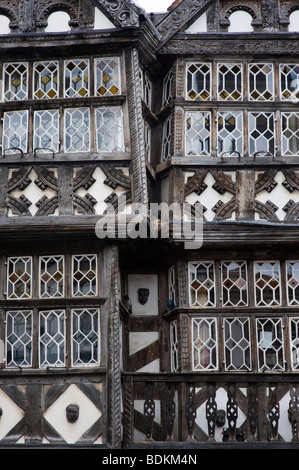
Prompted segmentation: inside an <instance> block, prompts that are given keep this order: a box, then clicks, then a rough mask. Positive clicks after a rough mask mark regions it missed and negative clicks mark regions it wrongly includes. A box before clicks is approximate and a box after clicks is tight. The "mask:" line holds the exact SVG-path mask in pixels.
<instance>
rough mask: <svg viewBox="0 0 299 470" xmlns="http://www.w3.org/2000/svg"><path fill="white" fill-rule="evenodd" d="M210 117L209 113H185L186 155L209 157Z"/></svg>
mask: <svg viewBox="0 0 299 470" xmlns="http://www.w3.org/2000/svg"><path fill="white" fill-rule="evenodd" d="M210 153H211V116H210V113H209V112H198V111H195V112H187V113H186V154H187V155H201V156H205V155H210Z"/></svg>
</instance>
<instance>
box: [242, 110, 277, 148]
mask: <svg viewBox="0 0 299 470" xmlns="http://www.w3.org/2000/svg"><path fill="white" fill-rule="evenodd" d="M248 117H249V153H250V155H259V154H261V155H262V154H269V155H274V150H275V128H274V113H249V115H248Z"/></svg>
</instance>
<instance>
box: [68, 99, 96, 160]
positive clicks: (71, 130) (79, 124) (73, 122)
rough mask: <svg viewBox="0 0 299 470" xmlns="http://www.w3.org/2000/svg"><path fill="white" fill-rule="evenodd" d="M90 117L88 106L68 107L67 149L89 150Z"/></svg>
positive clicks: (70, 150) (72, 150)
mask: <svg viewBox="0 0 299 470" xmlns="http://www.w3.org/2000/svg"><path fill="white" fill-rule="evenodd" d="M89 126H90V118H89V109H88V108H74V109H66V111H65V151H66V152H88V151H89V146H90V129H89Z"/></svg>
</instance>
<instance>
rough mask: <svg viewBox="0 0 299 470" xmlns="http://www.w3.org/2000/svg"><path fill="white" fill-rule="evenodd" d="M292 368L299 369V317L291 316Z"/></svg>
mask: <svg viewBox="0 0 299 470" xmlns="http://www.w3.org/2000/svg"><path fill="white" fill-rule="evenodd" d="M290 342H291V361H292V370H299V318H290Z"/></svg>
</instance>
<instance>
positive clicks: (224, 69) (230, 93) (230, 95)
mask: <svg viewBox="0 0 299 470" xmlns="http://www.w3.org/2000/svg"><path fill="white" fill-rule="evenodd" d="M242 75H243V74H242V64H218V99H219V100H224V101H238V100H242V97H243V89H242V79H243V76H242Z"/></svg>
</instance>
